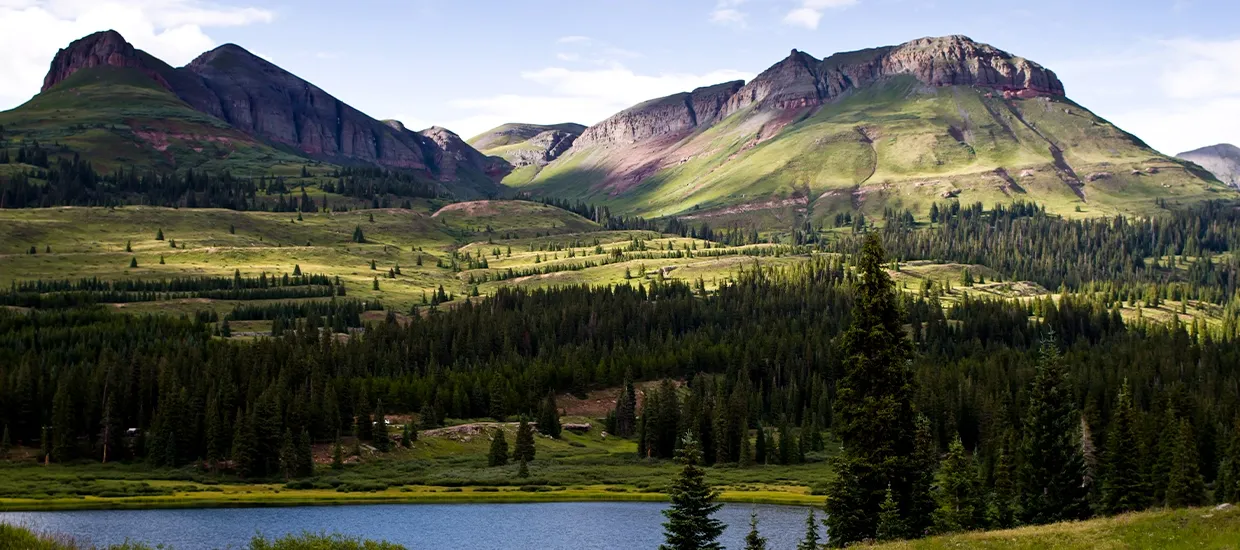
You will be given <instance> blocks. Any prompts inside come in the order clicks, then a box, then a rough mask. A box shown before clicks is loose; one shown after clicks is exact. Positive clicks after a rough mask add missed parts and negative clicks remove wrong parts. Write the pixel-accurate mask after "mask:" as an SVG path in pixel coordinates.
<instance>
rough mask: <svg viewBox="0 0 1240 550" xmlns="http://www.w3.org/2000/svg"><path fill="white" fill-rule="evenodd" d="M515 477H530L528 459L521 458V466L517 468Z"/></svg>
mask: <svg viewBox="0 0 1240 550" xmlns="http://www.w3.org/2000/svg"><path fill="white" fill-rule="evenodd" d="M517 477H519V478H527V477H530V466H529V461H527V460H525V457H522V458H521V466H520V467H518V468H517Z"/></svg>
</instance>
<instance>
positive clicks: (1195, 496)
mask: <svg viewBox="0 0 1240 550" xmlns="http://www.w3.org/2000/svg"><path fill="white" fill-rule="evenodd" d="M1169 435H1171V436H1172V437H1174V438H1175V453H1174V454H1173V457H1172V461H1171V471H1170V472H1169V475H1168V478H1167V507H1169V508H1184V507H1188V506H1201V505H1202V504H1205V500H1206V489H1205V481H1204V480H1203V479H1202V476H1201V465H1200V462H1199V461H1200V459H1199V458H1198V454H1197V438H1195V437H1193V426H1192V424H1190V423H1189V422H1188V419H1187V418H1182V419H1180V422H1179V426H1178V427H1177V429H1176V431H1175V433H1174V434H1169Z"/></svg>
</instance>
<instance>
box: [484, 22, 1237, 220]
mask: <svg viewBox="0 0 1240 550" xmlns="http://www.w3.org/2000/svg"><path fill="white" fill-rule="evenodd" d="M926 40H928V41H930V42H928V43H930V44H935V43H936V42H934V41H947V40H955V41H960V40H964V41H967V39H963V37H949V38H947V39H926ZM965 44H966V45H968V46H972V47H985V48H989V47H988V46H984V45H976V44H975V43H972V42H965ZM906 47H907V45H906V46H901V47H898V48H895V49H890V48H889V49H878V50H866V51H862V52H851V53H848V54H841V55H838V56H833V57H831V58H827V59H826V60H823V61H821V62H819V61H817V60H814V59H813V58H811V57H809V56H806V55H805V54H800V53H799V52H794V54H793V56H792V57H790V58H789V59H788V60H785V61H784V62H781V63H780V64H778V65H776V66H774V67H772V69H770V70H768V71H767V73H764V74H763V75H761V76H759V78H758V79H755V80H754V81H753V82H750V83H749V84H746V85H745V86H744V87H743V88H741V89H740V90H739V91H736V92H735V93H733V92H732V90H726V89H724V90H720V89H719V87H714V88H711V89H699V90H697V91H694V92H693V93H692V94H678V95H677V96H670V97H669V98H664V99H663V100H655V101H651V102H646V103H644V104H642V105H639V106H637V107H634V108H632V109H629V110H626V111H625V112H622V113H620V114H618V115H616V116H615V117H613V118H612V119H609V120H608V121H604V122H603V123H600V124H599V125H596V126H595V127H592V128H590V129H589V130H587V131H586V132H585V134H584V135H583V136H582V138H581V139H579V140H578V141H577V143H576V144H575V145H574V146H573V148H572V149H570V150H569V151H568V152H567V153H565V154H564V155H562V156H560V157H559V158H558V159H556V160H555V161H554V162H552V163H550V164H549V165H547V166H546V167H544V168H542V169H541V170H540V171H539V173H538V174H536V175H535V176H533V177H532V178H531V179H530V180H529V181H527V182H520V181H513V180H512V177H511V176H510V177H509V179H508V180H505V183H508V184H509V185H513V186H517V187H518V188H520V189H522V190H523V191H528V192H531V193H533V194H536V195H549V196H555V197H562V198H568V199H574V200H585V201H589V202H594V203H599V204H606V205H609V206H611V207H612V209H613V211H620V212H625V213H634V214H640V215H643V216H648V217H657V216H672V215H675V216H680V217H686V218H691V219H704V220H714V221H718V222H724V223H731V221H733V220H736V219H738V218H740V219H744V220H748V221H753V220H760V223H761V224H763V225H778V226H785V227H786V226H787V224H789V223H800V222H803V221H805V220H806V219H808V220H811V221H813V222H815V223H819V222H823V221H824V220H827V219H828V218H829V217H831V216H833V215H834V214H836V213H839V212H842V211H851V210H861V211H863V212H866V213H867V214H879V215H881V213H882V211H883V210H884V209H886V208H897V209H906V208H907V209H910V210H912V211H913V212H914V213H915V214H919V215H924V214H925V213H926V212H927V211H928V209H929V208H930V206H931V205H932V204H933V203H935V202H938V201H944V200H959V201H962V202H966V203H972V202H978V201H980V202H982V203H985V204H986V205H987V206H990V205H993V204H996V203H1003V202H1011V201H1016V200H1024V201H1034V202H1037V203H1039V204H1043V205H1045V206H1046V207H1047V209H1048V210H1050V211H1053V212H1056V213H1061V214H1065V215H1110V214H1117V213H1123V214H1144V213H1148V212H1150V211H1151V210H1153V209H1156V208H1157V206H1156V204H1157V202H1158V200H1159V199H1164V200H1166V201H1168V202H1171V203H1175V202H1184V203H1187V202H1194V201H1200V200H1204V199H1210V198H1223V197H1234V196H1235V193H1233V192H1232V191H1231V190H1229V189H1227V188H1226V187H1225V186H1223V185H1221V184H1220V182H1218V181H1217V180H1215V179H1214V178H1213V177H1212V176H1210V175H1209V174H1208V173H1206V172H1205V171H1203V170H1201V169H1199V168H1197V167H1196V166H1195V165H1192V164H1190V163H1187V162H1183V161H1180V160H1178V159H1174V158H1171V157H1168V156H1165V155H1162V154H1160V153H1158V152H1156V151H1154V150H1152V149H1150V148H1149V147H1148V146H1146V145H1145V144H1144V143H1143V142H1142V141H1140V140H1139V139H1137V138H1136V137H1134V136H1132V135H1130V134H1128V133H1126V132H1124V131H1123V130H1121V129H1119V128H1117V127H1116V126H1114V125H1113V124H1111V123H1109V122H1108V121H1106V120H1103V119H1102V118H1100V117H1098V116H1096V115H1095V114H1093V113H1092V112H1090V111H1089V110H1088V109H1086V108H1084V107H1082V106H1080V105H1077V104H1076V103H1074V102H1072V101H1071V100H1070V99H1068V98H1067V97H1065V96H1063V95H1062V92H1061V91H1060V90H1061V88H1059V87H1058V86H1059V85H1058V82H1057V80H1055V79H1054V76H1053V73H1050V72H1049V71H1045V70H1044V69H1041V68H1040V67H1037V66H1036V65H1032V64H1031V63H1030V62H1027V61H1025V60H1023V59H1020V58H1015V57H1005V58H1000V56H1007V54H1005V53H1003V52H1001V51H998V50H993V49H990V50H986V51H985V54H986V55H989V56H990V57H984V56H983V57H981V59H983V60H987V61H988V60H990V59H993V58H1000V59H1001V60H1002V61H1003V62H1007V63H1010V64H1014V66H1015V67H1016V70H1013V71H1011V72H1012V73H1013V74H1017V75H1020V74H1030V73H1033V71H1035V70H1040V71H1045V74H1047V75H1049V76H1048V77H1045V78H1044V79H1042V80H1033V77H1026V78H1029V79H1031V80H1030V82H1033V84H1029V85H1027V87H1021V86H1020V84H1015V85H1013V84H1008V83H1003V84H999V83H995V82H987V83H986V84H985V85H982V84H979V82H981V81H980V80H979V81H978V82H972V83H967V84H951V83H950V82H953V80H948V81H947V82H948V83H947V84H944V83H942V82H937V81H932V83H927V80H928V79H934V78H940V77H941V75H942V74H952V73H949V72H948V71H944V70H937V72H936V71H931V72H930V73H929V74H930V76H925V75H923V74H921V73H920V72H919V70H920V69H918V68H916V67H914V68H912V69H909V70H908V71H907V72H906V73H904V74H891V75H880V76H878V77H877V78H874V79H873V80H871V81H864V80H860V79H852V77H848V76H847V75H848V74H856V73H863V72H865V71H869V73H867V74H874V73H876V72H877V71H879V69H877V68H874V67H879V66H882V67H887V66H888V65H892V64H893V63H890V62H888V63H885V64H880V63H874V64H872V65H871V64H868V63H869V62H868V61H864V59H868V58H869V57H870V56H877V57H879V58H882V59H887V60H890V59H900V58H898V57H896V56H898V55H901V54H902V51H903V50H902V48H906ZM946 51H949V52H950V51H951V50H946ZM882 56H886V57H882ZM858 59H863V60H862V61H858ZM849 64H852V65H849ZM1022 64H1023V65H1022ZM933 66H935V67H939V68H940V69H941V64H939V65H933ZM824 67H825V68H824ZM840 67H844V68H843V69H841V68H840ZM1029 67H1032V69H1029ZM884 70H886V69H884ZM831 71H835V72H831ZM1022 71H1023V73H1022ZM999 72H1000V74H1003V71H1002V70H1000V71H999ZM840 74H843V75H844V76H843V77H840V76H839V75H840ZM981 74H982V76H979V77H978V78H993V77H990V76H988V75H986V73H984V72H982V73H981ZM1034 74H1036V73H1034ZM953 78H956V80H955V81H959V80H960V78H959V76H958V75H957V76H955V77H953ZM815 79H816V80H815ZM841 82H842V84H841ZM831 86H838V87H839V88H838V89H837V88H830V87H831ZM1013 90H1015V91H1013ZM721 94H722V96H723V97H720V96H721ZM702 105H706V107H705V108H703V107H702ZM720 105H722V107H719V106H720ZM686 106H688V107H686ZM686 109H687V112H688V115H685V114H683V113H681V111H685V110H686ZM710 109H717V113H718V114H717V115H716V114H715V113H716V111H711V110H710ZM704 113H705V114H704ZM669 121H672V122H669Z"/></svg>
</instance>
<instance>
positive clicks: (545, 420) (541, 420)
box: [538, 392, 563, 439]
mask: <svg viewBox="0 0 1240 550" xmlns="http://www.w3.org/2000/svg"><path fill="white" fill-rule="evenodd" d="M562 431H563V428H562V427H561V426H560V407H559V406H557V405H556V403H555V394H554V393H551V392H548V393H547V399H546V400H544V401H543V406H542V409H539V412H538V433H541V434H543V435H545V436H547V437H551V438H555V439H559V438H560V432H562Z"/></svg>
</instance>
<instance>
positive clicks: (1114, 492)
mask: <svg viewBox="0 0 1240 550" xmlns="http://www.w3.org/2000/svg"><path fill="white" fill-rule="evenodd" d="M1136 414H1137V413H1136V409H1135V408H1134V407H1133V404H1132V395H1131V392H1130V391H1129V389H1128V381H1127V380H1125V381H1124V385H1123V386H1122V387H1121V388H1120V391H1119V399H1117V400H1116V403H1115V409H1114V412H1113V413H1112V416H1111V425H1110V427H1109V428H1108V429H1107V444H1106V450H1105V454H1104V460H1103V478H1102V509H1103V511H1105V512H1106V513H1108V514H1122V513H1124V512H1133V511H1136V510H1144V509H1145V508H1146V507H1147V506H1148V505H1149V499H1148V494H1149V486H1148V484H1147V483H1146V482H1145V474H1144V472H1142V471H1141V457H1140V455H1139V454H1138V453H1136V452H1135V451H1136V450H1137V449H1139V448H1140V440H1139V439H1138V437H1137V419H1136Z"/></svg>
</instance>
